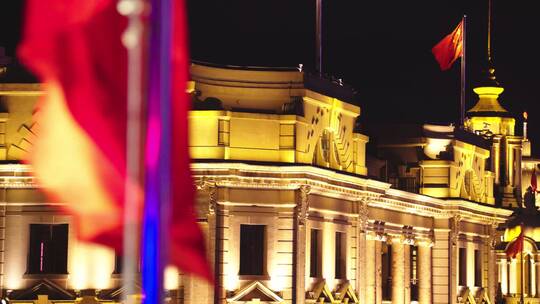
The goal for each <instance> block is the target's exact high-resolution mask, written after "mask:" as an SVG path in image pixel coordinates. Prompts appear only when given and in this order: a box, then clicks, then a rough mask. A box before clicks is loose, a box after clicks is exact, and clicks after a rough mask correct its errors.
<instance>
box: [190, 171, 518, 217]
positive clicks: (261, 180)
mask: <svg viewBox="0 0 540 304" xmlns="http://www.w3.org/2000/svg"><path fill="white" fill-rule="evenodd" d="M192 169H193V172H194V175H195V176H196V177H197V176H199V177H200V176H206V177H207V178H209V179H212V180H215V183H216V186H218V187H229V188H244V189H272V190H297V189H300V187H302V186H309V187H310V191H309V194H310V195H320V196H324V197H333V198H336V199H342V200H348V201H352V202H357V203H358V204H360V205H361V204H365V206H367V207H371V208H381V209H387V210H392V211H396V212H403V213H409V214H416V215H420V216H425V217H434V218H443V219H450V218H453V217H454V216H456V215H459V218H460V219H462V220H464V221H468V222H474V223H482V224H485V223H493V222H496V223H500V222H504V221H505V220H506V218H507V217H508V216H510V214H511V211H510V210H507V209H502V208H496V207H494V206H493V207H491V206H486V205H482V204H477V203H474V202H469V201H464V200H460V199H456V200H443V199H439V198H434V197H430V196H426V195H421V194H416V193H410V192H406V191H402V190H396V189H391V188H390V185H389V184H387V183H382V182H379V181H374V180H371V179H367V178H364V177H361V176H354V175H350V174H343V173H339V172H335V171H332V170H327V169H322V168H317V167H312V166H304V165H299V166H272V165H258V164H255V165H253V164H246V163H241V162H239V163H228V162H224V163H193V164H192ZM265 206H266V204H265ZM361 208H366V207H359V209H355V210H360V209H361ZM368 209H369V208H368ZM328 212H332V210H328ZM363 212H365V211H363ZM344 215H347V214H344ZM357 216H360V214H358V215H357Z"/></svg>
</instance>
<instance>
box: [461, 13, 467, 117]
mask: <svg viewBox="0 0 540 304" xmlns="http://www.w3.org/2000/svg"><path fill="white" fill-rule="evenodd" d="M462 22H463V27H462V34H461V47H462V53H461V98H460V99H461V105H460V116H459V120H460V127H461V128H464V127H465V98H466V94H465V93H466V78H465V76H466V61H467V60H466V54H467V52H466V50H467V48H466V44H467V15H463V20H462Z"/></svg>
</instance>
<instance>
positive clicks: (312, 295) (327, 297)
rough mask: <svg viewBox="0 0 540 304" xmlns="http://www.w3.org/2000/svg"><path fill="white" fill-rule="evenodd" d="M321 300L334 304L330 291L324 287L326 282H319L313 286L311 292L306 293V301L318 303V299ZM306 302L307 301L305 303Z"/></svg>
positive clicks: (326, 286)
mask: <svg viewBox="0 0 540 304" xmlns="http://www.w3.org/2000/svg"><path fill="white" fill-rule="evenodd" d="M320 298H323V299H324V303H334V296H333V295H332V291H331V290H330V288H329V287H328V285H326V280H321V281H320V282H318V283H316V284H315V286H313V290H312V291H309V292H308V296H307V299H306V300H312V302H319V299H320ZM306 302H307V301H306Z"/></svg>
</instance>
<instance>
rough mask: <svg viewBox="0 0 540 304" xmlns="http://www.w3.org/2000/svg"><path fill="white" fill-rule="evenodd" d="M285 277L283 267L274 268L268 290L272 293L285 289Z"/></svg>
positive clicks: (285, 273)
mask: <svg viewBox="0 0 540 304" xmlns="http://www.w3.org/2000/svg"><path fill="white" fill-rule="evenodd" d="M286 275H287V272H286V270H285V269H284V268H283V267H281V266H276V270H275V271H274V273H273V274H272V277H271V279H270V284H269V287H270V289H272V290H273V291H282V290H283V289H284V288H285V280H286Z"/></svg>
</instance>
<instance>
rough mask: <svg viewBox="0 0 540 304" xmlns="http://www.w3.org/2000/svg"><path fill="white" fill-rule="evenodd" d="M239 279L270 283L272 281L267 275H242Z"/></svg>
mask: <svg viewBox="0 0 540 304" xmlns="http://www.w3.org/2000/svg"><path fill="white" fill-rule="evenodd" d="M238 279H239V280H242V281H268V280H270V276H269V275H267V274H265V275H251V274H250V275H247V274H241V275H239V276H238Z"/></svg>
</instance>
